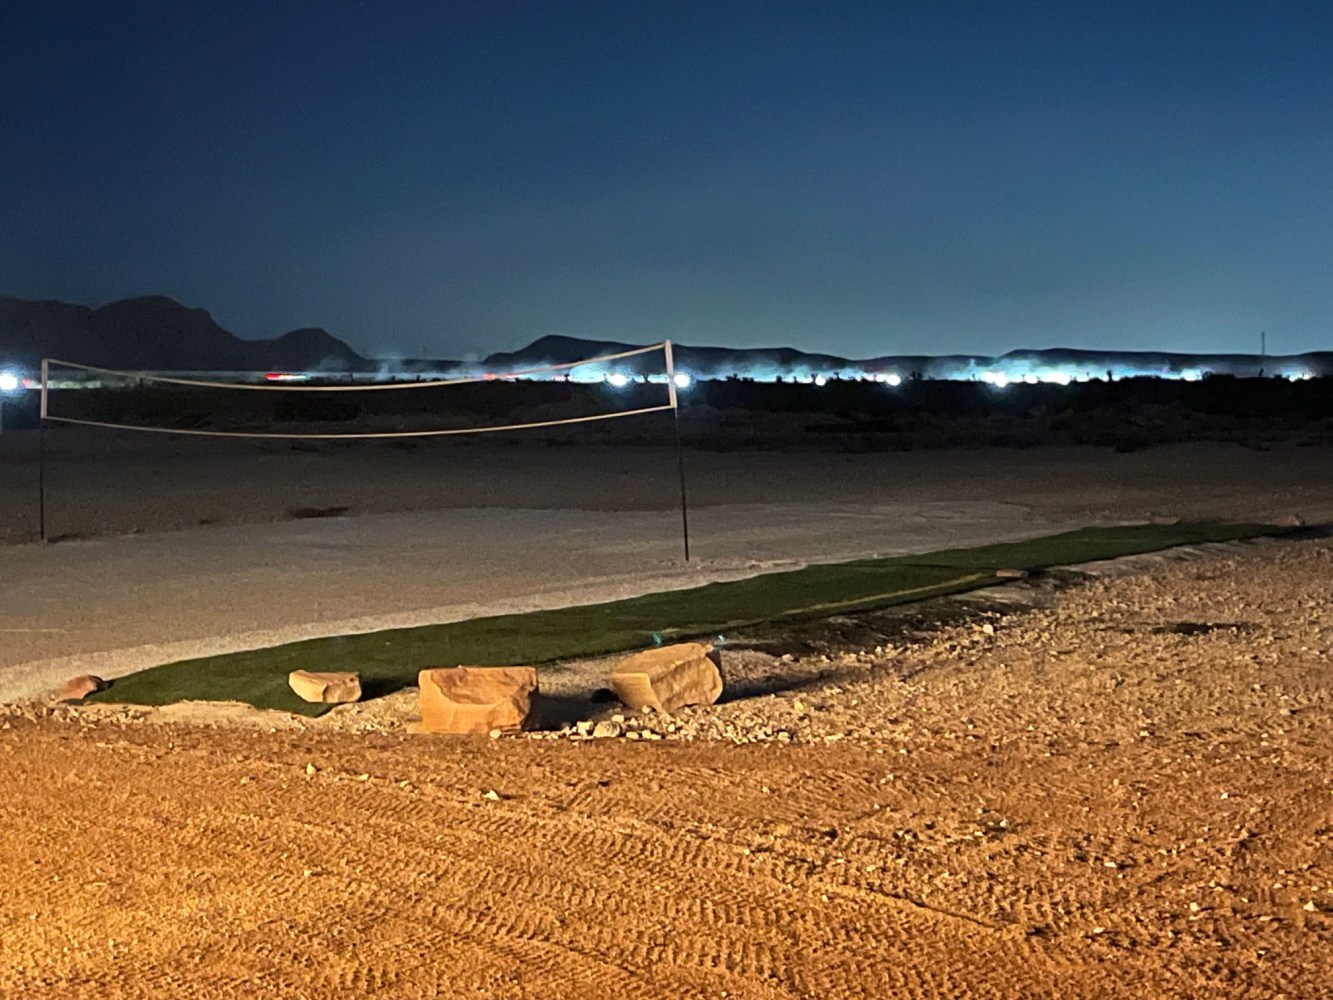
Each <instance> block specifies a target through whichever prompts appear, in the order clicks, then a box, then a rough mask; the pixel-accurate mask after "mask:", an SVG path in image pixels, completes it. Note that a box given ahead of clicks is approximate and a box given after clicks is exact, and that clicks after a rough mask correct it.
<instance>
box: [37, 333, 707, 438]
mask: <svg viewBox="0 0 1333 1000" xmlns="http://www.w3.org/2000/svg"><path fill="white" fill-rule="evenodd" d="M358 374H360V377H362V378H363V379H364V378H372V379H374V380H373V381H359V382H358V381H356V379H357V377H358ZM683 377H684V376H682V375H680V374H679V373H678V372H677V371H676V369H675V365H674V360H673V357H672V352H671V342H670V341H663V342H661V343H658V344H651V345H649V346H647V347H637V348H632V349H629V350H625V351H618V352H615V353H611V354H603V355H597V356H594V357H589V358H581V359H579V360H576V361H565V362H555V363H551V364H544V365H536V366H531V367H523V368H515V369H512V370H508V371H499V372H482V373H478V374H461V375H450V376H448V377H425V376H424V375H422V374H414V373H410V372H398V373H396V374H394V375H391V376H385V377H375V376H374V375H371V374H370V373H319V372H310V373H287V372H270V373H267V374H264V373H251V374H249V375H248V376H246V374H245V373H236V378H235V379H233V380H223V379H218V378H211V377H208V376H207V373H204V374H201V375H199V376H198V377H196V376H195V375H194V374H193V373H166V372H147V371H126V370H120V369H114V368H104V367H99V366H96V365H86V364H80V363H78V362H73V361H64V360H60V359H56V358H47V359H44V360H43V361H42V366H41V381H40V392H41V396H40V414H41V419H42V420H43V421H44V422H48V423H56V424H70V425H77V426H84V427H98V428H104V429H108V430H117V431H134V432H145V433H156V434H181V435H193V436H198V437H230V438H270V439H286V440H320V439H324V440H344V441H348V440H358V439H386V438H389V439H392V438H425V437H446V436H454V435H468V434H486V433H497V432H501V431H523V430H536V429H541V428H553V427H562V426H569V425H577V424H588V423H595V422H601V421H608V420H616V419H619V418H624V417H635V416H643V415H646V414H652V413H662V412H666V411H669V410H670V411H674V410H675V409H676V408H677V404H678V397H677V389H678V385H679V382H678V379H679V378H683ZM386 379H387V380H386ZM515 386H521V389H519V390H517V391H512V387H515ZM505 387H511V391H508V392H507V391H505ZM505 418H508V419H505ZM349 425H355V428H356V429H351V428H350V427H349Z"/></svg>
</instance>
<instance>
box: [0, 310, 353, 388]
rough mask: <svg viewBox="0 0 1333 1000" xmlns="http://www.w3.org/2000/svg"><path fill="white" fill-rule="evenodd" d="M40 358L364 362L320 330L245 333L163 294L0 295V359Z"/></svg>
mask: <svg viewBox="0 0 1333 1000" xmlns="http://www.w3.org/2000/svg"><path fill="white" fill-rule="evenodd" d="M44 357H46V358H59V359H60V360H62V361H74V362H78V363H79V364H86V365H97V366H99V367H103V368H116V369H123V370H130V371H267V370H270V369H279V370H286V369H295V370H303V371H308V370H312V369H321V370H331V371H344V370H347V369H354V368H360V367H364V366H365V365H366V364H367V361H366V359H365V358H363V357H361V356H360V355H359V354H357V353H356V352H355V351H353V350H352V349H351V348H350V347H348V346H347V345H346V344H345V343H343V342H342V341H341V340H339V339H338V338H336V337H334V336H333V335H332V334H330V333H328V332H327V331H325V330H319V329H301V330H292V331H291V332H290V333H285V334H283V335H282V336H281V337H277V338H275V339H273V340H244V339H242V338H240V337H237V336H236V335H235V334H233V333H231V332H230V331H228V330H225V329H223V328H222V327H221V326H219V325H218V323H217V321H216V320H214V319H213V317H212V316H211V315H210V314H209V313H208V311H207V310H205V309H191V308H189V307H188V306H184V305H182V304H181V303H179V302H177V301H176V300H175V299H170V298H167V297H166V296H164V295H150V296H144V297H141V298H133V299H122V300H121V301H119V302H111V303H108V304H107V305H104V306H101V307H100V308H96V309H93V308H90V307H88V306H80V305H71V304H69V303H67V302H58V301H55V300H32V299H19V298H12V297H9V296H0V361H4V362H5V363H7V364H12V365H17V366H20V367H23V368H27V369H35V368H36V367H37V366H38V365H39V364H40V363H41V359H42V358H44Z"/></svg>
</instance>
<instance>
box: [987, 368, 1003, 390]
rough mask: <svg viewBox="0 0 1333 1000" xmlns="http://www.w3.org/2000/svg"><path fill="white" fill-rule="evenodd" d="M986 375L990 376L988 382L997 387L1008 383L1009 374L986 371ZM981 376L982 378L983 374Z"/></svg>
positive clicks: (999, 387)
mask: <svg viewBox="0 0 1333 1000" xmlns="http://www.w3.org/2000/svg"><path fill="white" fill-rule="evenodd" d="M986 375H989V376H990V379H989V381H990V384H991V385H993V386H995V388H997V389H1003V388H1004V387H1005V386H1007V385H1008V384H1009V376H1008V375H1006V374H1004V372H987V373H986ZM982 378H983V379H984V378H985V376H984V375H983V376H982Z"/></svg>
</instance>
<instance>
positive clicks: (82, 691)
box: [56, 674, 107, 701]
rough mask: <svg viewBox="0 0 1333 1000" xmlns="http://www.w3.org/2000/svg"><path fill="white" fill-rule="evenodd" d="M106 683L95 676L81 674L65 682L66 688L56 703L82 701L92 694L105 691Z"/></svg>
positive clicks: (60, 693) (58, 694)
mask: <svg viewBox="0 0 1333 1000" xmlns="http://www.w3.org/2000/svg"><path fill="white" fill-rule="evenodd" d="M106 688H107V683H106V681H104V680H102V678H100V677H98V676H96V675H95V674H79V676H78V677H71V678H70V679H69V680H67V681H65V686H64V687H62V688H61V689H60V691H59V692H58V693H57V694H56V701H82V700H83V699H84V698H87V697H88V696H89V695H90V694H96V693H97V692H98V691H105V690H106Z"/></svg>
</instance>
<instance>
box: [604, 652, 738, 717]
mask: <svg viewBox="0 0 1333 1000" xmlns="http://www.w3.org/2000/svg"><path fill="white" fill-rule="evenodd" d="M611 687H612V688H613V689H614V690H615V692H616V697H618V698H619V699H620V700H621V701H622V702H624V703H625V705H626V706H628V707H629V708H632V709H633V710H634V711H636V712H638V711H642V710H643V709H645V708H653V709H656V710H657V711H659V712H674V711H676V709H678V708H684V707H685V706H686V705H711V704H713V702H715V701H717V699H718V698H719V697H720V696H721V695H722V672H721V671H720V670H718V668H717V663H716V662H715V661H714V658H713V647H712V646H710V645H708V644H707V643H702V642H682V643H677V644H676V645H673V646H659V647H658V648H656V649H648V650H644V651H643V652H642V653H635V654H634V655H633V656H629V657H626V658H625V659H623V660H621V661H620V663H619V665H618V666H617V667H616V668H615V670H613V671H612V672H611Z"/></svg>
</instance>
